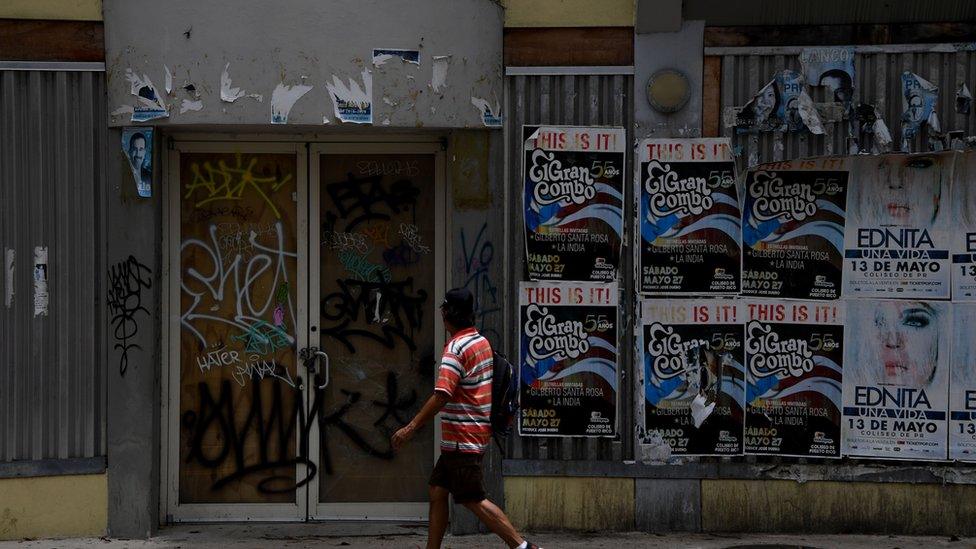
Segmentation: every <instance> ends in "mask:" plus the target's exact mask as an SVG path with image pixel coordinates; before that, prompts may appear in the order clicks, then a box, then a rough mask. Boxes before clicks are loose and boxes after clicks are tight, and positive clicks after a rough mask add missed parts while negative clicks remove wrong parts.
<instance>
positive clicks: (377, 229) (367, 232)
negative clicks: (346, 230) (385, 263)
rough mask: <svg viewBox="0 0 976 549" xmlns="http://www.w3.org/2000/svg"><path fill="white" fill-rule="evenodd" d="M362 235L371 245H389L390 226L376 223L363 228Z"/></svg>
mask: <svg viewBox="0 0 976 549" xmlns="http://www.w3.org/2000/svg"><path fill="white" fill-rule="evenodd" d="M362 234H363V236H364V237H366V238H368V239H369V240H370V241H371V242H372V243H373V244H377V245H380V246H389V245H390V225H389V224H388V223H376V224H373V225H367V226H366V227H363V229H362Z"/></svg>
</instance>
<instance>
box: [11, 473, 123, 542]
mask: <svg viewBox="0 0 976 549" xmlns="http://www.w3.org/2000/svg"><path fill="white" fill-rule="evenodd" d="M107 526H108V477H107V476H106V475H105V474H101V475H76V476H59V477H30V478H10V479H0V540H11V539H23V538H67V537H90V536H103V535H105V530H106V528H107Z"/></svg>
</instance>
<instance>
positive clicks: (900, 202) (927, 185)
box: [872, 157, 941, 227]
mask: <svg viewBox="0 0 976 549" xmlns="http://www.w3.org/2000/svg"><path fill="white" fill-rule="evenodd" d="M879 175H880V177H882V178H883V179H882V181H886V182H887V184H883V185H880V186H879V191H880V192H881V196H880V197H878V196H875V197H872V200H879V202H878V204H883V205H884V209H885V210H886V212H887V214H888V215H887V217H888V218H890V219H892V220H894V221H895V222H897V223H898V224H899V225H910V226H917V227H929V226H931V224H932V222H933V221H934V220H935V215H936V213H937V212H938V208H939V193H940V187H939V180H940V176H941V170H940V169H939V166H937V165H936V164H935V162H934V161H932V160H931V159H927V158H914V159H906V158H899V157H892V158H891V160H890V161H888V162H885V163H884V164H883V166H882V169H881V173H880V174H879Z"/></svg>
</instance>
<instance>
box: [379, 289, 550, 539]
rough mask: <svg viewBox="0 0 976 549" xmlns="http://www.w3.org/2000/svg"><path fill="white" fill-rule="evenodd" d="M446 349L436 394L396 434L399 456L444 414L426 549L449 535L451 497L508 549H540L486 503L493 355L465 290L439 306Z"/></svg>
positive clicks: (432, 479)
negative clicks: (484, 466) (484, 469)
mask: <svg viewBox="0 0 976 549" xmlns="http://www.w3.org/2000/svg"><path fill="white" fill-rule="evenodd" d="M440 308H441V316H442V317H443V319H444V328H446V329H447V332H448V333H449V334H450V335H451V338H450V340H449V341H448V342H447V345H445V346H444V355H443V357H442V358H441V365H440V368H439V369H438V374H437V382H436V384H435V386H434V394H433V395H431V397H430V398H429V399H428V400H427V402H426V403H425V404H424V407H423V408H421V410H420V412H418V413H417V415H416V416H415V417H414V418H413V420H411V421H410V423H408V424H407V425H406V426H404V427H403V428H402V429H400V430H399V431H397V432H396V433H394V434H393V439H392V441H391V442H392V444H393V449H394V450H397V449H399V448H400V447H401V446H403V445H404V444H405V443H406V442H407V441H409V440H410V439H411V438H413V436H414V435H415V434H416V432H417V431H418V430H419V429H420V428H421V427H422V426H423V425H424V424H426V423H427V422H428V421H430V420H431V419H432V418H433V417H434V416H435V415H437V413H438V412H440V411H441V409H442V408H443V410H444V415H443V416H442V419H441V457H440V458H439V459H438V460H437V464H436V465H434V471H433V473H431V475H430V526H429V533H428V537H427V549H437V548H439V547H440V546H441V540H443V539H444V532H445V531H446V530H447V517H448V509H447V507H448V505H447V503H448V499H447V497H448V494H453V495H454V501H455V502H457V503H460V504H462V505H464V506H465V507H467V508H468V509H469V510H470V511H471V512H472V513H474V514H475V515H477V517H478V518H479V519H480V520H481V522H483V523H485V525H486V526H488V528H489V529H490V530H491V531H492V532H494V533H495V534H497V535H498V536H499V537H501V538H502V539H503V540H505V543H507V544H508V546H509V547H512V548H517V549H539V547H538V546H537V545H534V544H532V543H529V542H528V541H526V540H524V539H523V538H522V536H520V535H519V533H518V532H517V531H515V527H514V526H512V523H511V522H509V520H508V517H506V516H505V513H504V512H503V511H502V510H501V509H499V508H498V506H496V505H495V504H494V503H492V502H491V501H489V500H488V499H487V498H486V497H485V488H484V479H483V477H482V469H481V459H482V457H483V456H484V454H485V451H486V450H487V449H488V444H489V443H490V442H491V421H490V416H491V376H492V368H493V365H494V358H493V357H494V354H493V353H492V350H491V345H490V344H489V343H488V340H487V339H485V338H484V337H482V336H481V334H479V333H478V330H476V329H475V327H474V297H473V296H472V295H471V292H469V291H468V290H465V289H463V288H455V289H453V290H450V291H448V292H447V294H446V295H445V296H444V302H443V303H441V307H440Z"/></svg>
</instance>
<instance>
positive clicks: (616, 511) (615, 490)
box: [505, 477, 634, 531]
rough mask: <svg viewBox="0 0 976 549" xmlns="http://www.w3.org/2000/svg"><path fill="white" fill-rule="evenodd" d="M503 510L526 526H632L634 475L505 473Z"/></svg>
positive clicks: (608, 528)
mask: <svg viewBox="0 0 976 549" xmlns="http://www.w3.org/2000/svg"><path fill="white" fill-rule="evenodd" d="M505 512H506V513H507V514H508V516H509V518H510V519H511V520H512V523H513V524H514V525H515V526H516V527H517V528H523V529H527V530H532V529H538V530H580V531H588V530H633V529H634V479H632V478H581V477H505Z"/></svg>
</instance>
